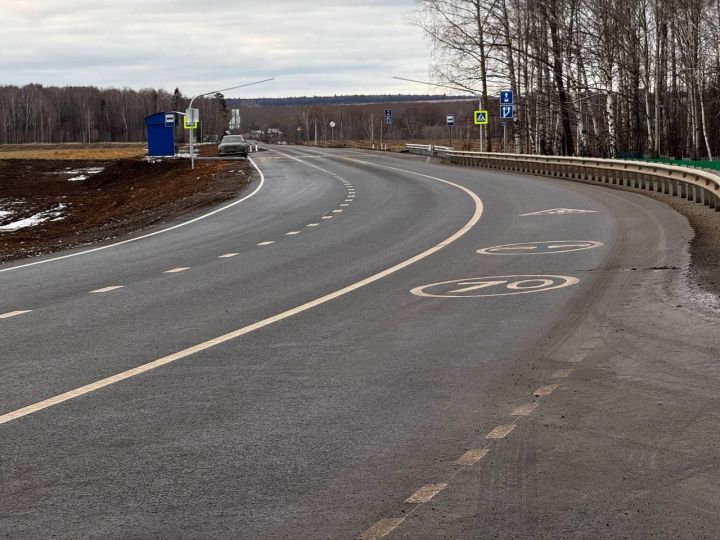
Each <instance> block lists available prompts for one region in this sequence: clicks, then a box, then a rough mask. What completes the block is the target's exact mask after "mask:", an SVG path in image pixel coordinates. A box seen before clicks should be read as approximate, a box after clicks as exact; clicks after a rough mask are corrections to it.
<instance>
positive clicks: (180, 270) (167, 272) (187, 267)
mask: <svg viewBox="0 0 720 540" xmlns="http://www.w3.org/2000/svg"><path fill="white" fill-rule="evenodd" d="M185 270H190V267H189V266H178V267H177V268H171V269H170V270H165V271H164V272H163V274H177V273H178V272H184V271H185Z"/></svg>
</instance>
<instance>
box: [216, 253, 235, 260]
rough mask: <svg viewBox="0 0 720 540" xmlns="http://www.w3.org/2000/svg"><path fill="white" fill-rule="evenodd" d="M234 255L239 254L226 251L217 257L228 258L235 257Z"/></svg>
mask: <svg viewBox="0 0 720 540" xmlns="http://www.w3.org/2000/svg"><path fill="white" fill-rule="evenodd" d="M236 255H240V254H239V253H226V254H225V255H220V256H219V257H218V259H229V258H230V257H235V256H236Z"/></svg>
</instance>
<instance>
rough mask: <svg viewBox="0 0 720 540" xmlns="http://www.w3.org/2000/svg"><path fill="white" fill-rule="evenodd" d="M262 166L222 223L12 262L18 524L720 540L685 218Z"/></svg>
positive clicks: (498, 190)
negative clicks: (689, 283) (686, 270)
mask: <svg viewBox="0 0 720 540" xmlns="http://www.w3.org/2000/svg"><path fill="white" fill-rule="evenodd" d="M254 160H255V162H256V164H257V166H258V167H259V169H260V170H261V171H262V173H263V177H262V178H261V175H259V174H258V175H256V179H255V180H254V182H253V183H252V184H251V185H250V186H249V188H248V190H247V191H246V192H245V193H244V194H243V196H244V197H247V196H248V195H250V194H251V193H254V194H253V195H252V196H251V197H249V198H246V200H244V201H242V202H239V203H238V204H235V205H234V206H232V207H230V208H227V209H225V210H223V211H221V212H218V213H215V214H214V215H211V216H208V217H205V218H203V219H200V220H198V221H195V222H193V223H190V224H188V225H186V226H182V227H179V228H175V229H172V230H169V231H167V232H163V233H161V234H157V235H154V236H151V237H148V238H143V239H139V240H137V241H134V242H130V243H125V244H122V245H117V246H114V247H109V248H107V249H103V250H99V251H94V252H91V253H83V252H82V250H76V251H72V252H67V253H66V254H63V255H70V257H66V258H61V259H59V260H47V259H51V258H52V259H55V258H56V257H48V258H46V259H37V260H33V261H25V262H24V263H23V262H16V263H13V264H9V265H3V266H0V290H1V291H2V294H1V295H0V351H1V352H0V369H1V372H2V379H1V380H0V388H1V389H2V391H1V392H0V536H4V537H8V538H25V537H27V538H35V537H48V536H55V537H61V538H66V537H73V538H77V537H131V538H136V537H143V538H144V537H163V538H164V537H172V538H177V537H193V538H207V537H233V538H353V537H357V536H362V537H364V538H380V537H383V535H387V537H389V538H401V537H402V538H528V537H534V538H622V537H627V538H645V537H648V538H649V537H687V538H690V537H693V538H696V537H707V538H715V537H717V536H718V535H719V534H720V497H719V496H718V490H717V485H718V483H719V482H720V460H718V457H719V456H718V454H719V453H720V452H719V451H718V450H717V448H718V443H720V440H719V439H720V437H719V436H718V433H720V414H718V399H717V396H718V393H717V388H718V386H720V367H719V366H718V360H719V359H720V354H719V351H720V334H719V333H718V332H717V328H718V325H717V319H716V318H715V317H713V316H711V315H703V314H701V313H700V312H699V311H698V308H697V305H698V304H699V303H701V302H702V296H701V294H700V293H699V292H697V291H694V290H692V289H691V288H688V286H687V284H686V283H685V281H684V278H683V268H684V267H685V266H686V265H687V264H688V254H687V242H688V240H689V238H690V237H691V231H690V229H689V227H688V226H687V223H686V221H685V220H684V218H682V217H681V216H680V215H679V214H677V213H675V212H674V211H672V210H671V209H669V208H668V207H666V206H664V205H663V204H661V203H659V202H657V201H654V200H651V199H648V198H645V197H643V196H642V195H638V194H634V193H627V192H623V191H617V190H612V189H606V188H602V187H598V186H590V185H583V184H577V183H571V182H565V181H560V180H547V179H539V178H532V177H525V176H519V175H513V174H505V173H493V172H489V171H478V170H475V169H468V168H462V167H451V166H444V165H440V164H439V163H437V162H435V161H432V160H427V159H426V158H420V157H414V156H398V155H387V154H379V153H372V152H356V151H349V150H327V151H325V150H317V149H305V148H294V147H273V148H272V149H271V150H270V151H267V152H263V153H260V154H257V155H256V157H255V158H254ZM558 208H562V209H571V210H574V212H568V211H566V210H564V211H561V212H557V211H556V212H550V213H547V212H545V213H540V214H538V212H544V211H547V210H552V209H558ZM170 225H173V224H170ZM511 244H512V245H511ZM516 244H520V245H516ZM498 246H499V247H498ZM487 248H492V249H487ZM483 249H484V250H485V251H484V252H481V253H478V250H483ZM40 261H47V262H41V263H40V264H33V265H32V266H27V265H26V264H27V263H34V262H40ZM113 287H116V288H113ZM92 291H96V292H92ZM98 291H99V292H98ZM15 312H20V313H17V314H15ZM7 314H12V316H9V315H7ZM4 315H5V316H4ZM408 501H409V502H408Z"/></svg>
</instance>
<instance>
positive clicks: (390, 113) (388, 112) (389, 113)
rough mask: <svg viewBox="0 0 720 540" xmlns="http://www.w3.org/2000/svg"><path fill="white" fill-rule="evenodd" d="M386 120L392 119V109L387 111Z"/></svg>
mask: <svg viewBox="0 0 720 540" xmlns="http://www.w3.org/2000/svg"><path fill="white" fill-rule="evenodd" d="M385 118H392V109H385Z"/></svg>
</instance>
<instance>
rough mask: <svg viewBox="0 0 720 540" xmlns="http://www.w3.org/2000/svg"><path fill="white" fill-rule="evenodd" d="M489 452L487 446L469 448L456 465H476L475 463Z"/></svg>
mask: <svg viewBox="0 0 720 540" xmlns="http://www.w3.org/2000/svg"><path fill="white" fill-rule="evenodd" d="M487 453H488V449H487V448H475V449H473V450H468V451H467V452H465V453H464V454H463V455H462V456H460V457H459V458H458V459H457V461H455V465H475V463H477V462H478V461H480V460H481V459H482V458H484V457H485V455H486V454H487Z"/></svg>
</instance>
